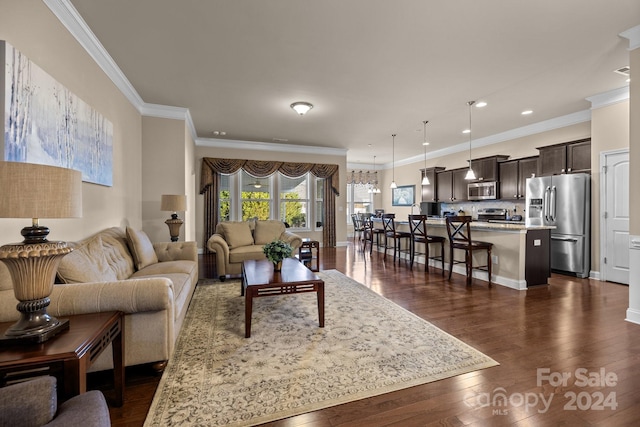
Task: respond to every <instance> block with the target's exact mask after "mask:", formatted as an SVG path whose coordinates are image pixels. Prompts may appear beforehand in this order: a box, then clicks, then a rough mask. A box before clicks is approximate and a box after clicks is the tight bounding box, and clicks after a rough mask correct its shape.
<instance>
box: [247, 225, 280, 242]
mask: <svg viewBox="0 0 640 427" xmlns="http://www.w3.org/2000/svg"><path fill="white" fill-rule="evenodd" d="M284 231H285V227H284V223H283V222H282V221H276V220H267V221H257V222H256V231H254V233H253V234H254V237H255V241H256V245H265V244H267V243H269V242H273V241H274V240H278V239H280V236H282V233H283V232H284Z"/></svg>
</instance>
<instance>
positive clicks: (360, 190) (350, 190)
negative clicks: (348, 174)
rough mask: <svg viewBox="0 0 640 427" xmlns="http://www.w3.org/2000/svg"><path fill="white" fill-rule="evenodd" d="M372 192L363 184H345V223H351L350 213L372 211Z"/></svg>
mask: <svg viewBox="0 0 640 427" xmlns="http://www.w3.org/2000/svg"><path fill="white" fill-rule="evenodd" d="M372 212H373V202H372V193H369V190H368V189H367V187H365V186H364V185H357V184H347V217H346V221H347V224H351V214H354V213H372Z"/></svg>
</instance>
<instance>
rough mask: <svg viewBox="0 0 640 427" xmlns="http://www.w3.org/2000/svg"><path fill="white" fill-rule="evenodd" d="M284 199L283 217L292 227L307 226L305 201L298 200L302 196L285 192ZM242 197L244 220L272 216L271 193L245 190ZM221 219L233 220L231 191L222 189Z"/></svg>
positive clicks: (262, 218) (220, 199) (282, 204)
mask: <svg viewBox="0 0 640 427" xmlns="http://www.w3.org/2000/svg"><path fill="white" fill-rule="evenodd" d="M282 196H283V199H284V201H283V202H282V203H281V213H280V215H281V219H282V220H283V221H285V222H286V223H288V224H289V225H290V226H292V227H296V228H298V227H306V226H307V214H306V213H305V212H303V207H304V203H303V202H300V201H298V199H299V198H300V196H299V195H298V194H297V193H283V194H282ZM241 197H242V220H243V221H246V220H248V219H249V218H258V219H261V220H265V219H269V218H270V217H271V209H270V206H271V203H270V194H269V193H268V192H264V191H243V192H242V194H241ZM219 205H220V220H221V221H228V220H231V219H232V218H231V192H230V191H229V190H221V191H220V198H219Z"/></svg>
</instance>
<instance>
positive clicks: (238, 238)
mask: <svg viewBox="0 0 640 427" xmlns="http://www.w3.org/2000/svg"><path fill="white" fill-rule="evenodd" d="M274 240H282V241H284V242H287V243H289V244H290V245H291V246H292V247H293V249H294V252H295V250H297V249H298V248H299V247H300V245H301V244H302V238H301V237H300V236H298V235H297V234H294V233H292V232H290V231H287V229H286V227H285V225H284V223H283V222H282V221H276V220H266V221H256V220H249V221H223V222H221V223H219V224H218V225H216V232H215V234H214V235H213V236H211V237H210V238H209V240H208V242H207V247H208V248H209V250H210V251H212V252H215V256H216V269H217V272H218V276H219V278H220V280H221V281H224V280H225V278H226V277H227V275H231V274H240V273H242V261H245V260H249V259H265V258H266V257H265V255H264V253H263V252H262V245H264V244H266V243H269V242H272V241H274Z"/></svg>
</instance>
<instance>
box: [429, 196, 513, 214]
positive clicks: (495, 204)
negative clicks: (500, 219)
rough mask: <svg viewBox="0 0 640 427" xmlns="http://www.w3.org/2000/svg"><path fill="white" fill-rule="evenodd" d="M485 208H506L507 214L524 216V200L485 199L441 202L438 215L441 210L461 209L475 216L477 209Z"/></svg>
mask: <svg viewBox="0 0 640 427" xmlns="http://www.w3.org/2000/svg"><path fill="white" fill-rule="evenodd" d="M487 208H496V209H507V210H508V211H509V216H513V215H522V216H523V217H524V211H525V202H524V200H523V201H519V200H518V201H513V200H512V201H507V200H487V201H481V202H470V201H465V202H460V203H441V204H440V215H442V213H443V212H458V211H460V210H463V211H464V213H465V215H471V216H473V217H474V218H475V217H476V215H477V211H478V209H487Z"/></svg>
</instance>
